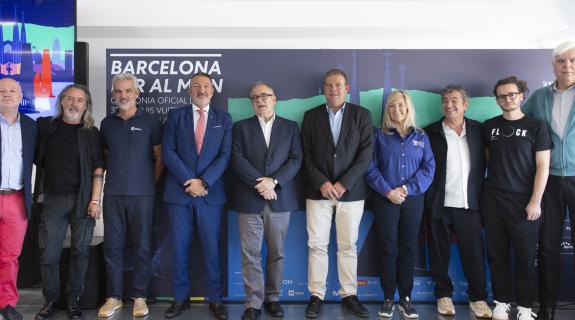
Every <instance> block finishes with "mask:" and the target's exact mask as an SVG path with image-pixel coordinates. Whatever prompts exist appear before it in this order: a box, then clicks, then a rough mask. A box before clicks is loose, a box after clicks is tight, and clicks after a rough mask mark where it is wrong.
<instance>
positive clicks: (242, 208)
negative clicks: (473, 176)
mask: <svg viewBox="0 0 575 320" xmlns="http://www.w3.org/2000/svg"><path fill="white" fill-rule="evenodd" d="M250 100H251V102H252V107H253V109H254V111H255V113H256V115H255V116H253V117H251V118H248V119H245V120H242V121H239V122H238V123H236V125H235V126H234V130H233V137H234V139H233V140H234V142H233V147H232V166H233V168H234V171H235V173H236V175H237V177H238V178H239V179H238V180H237V183H236V186H235V188H234V200H233V202H232V206H233V208H234V209H235V210H236V211H238V212H239V217H238V221H239V230H240V241H241V252H242V274H243V278H244V288H245V291H246V302H245V306H246V310H245V312H244V314H243V315H242V320H252V319H253V320H255V319H257V318H258V317H259V315H260V313H261V307H262V304H264V302H265V308H266V310H267V311H268V313H269V314H270V315H271V316H274V317H283V315H284V312H283V308H282V306H281V305H280V303H279V294H280V292H281V284H282V277H283V270H284V243H285V238H286V235H287V232H288V227H289V219H290V211H292V210H295V209H297V198H296V190H295V183H294V177H295V176H296V174H297V173H298V171H299V169H300V167H301V162H302V158H303V155H302V150H301V141H300V137H299V133H298V127H297V123H296V122H294V121H291V120H288V119H284V118H282V117H280V116H278V115H276V114H275V112H274V105H275V102H276V97H275V93H274V89H273V88H272V86H271V85H270V84H267V83H264V82H258V83H256V84H255V85H253V86H252V88H251V90H250ZM263 239H265V242H266V246H267V257H266V279H265V283H264V274H263V270H262V255H261V249H262V240H263Z"/></svg>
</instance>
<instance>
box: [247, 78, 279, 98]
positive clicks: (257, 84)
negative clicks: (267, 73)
mask: <svg viewBox="0 0 575 320" xmlns="http://www.w3.org/2000/svg"><path fill="white" fill-rule="evenodd" d="M257 86H266V87H267V88H268V89H270V90H271V91H272V93H273V94H274V95H275V94H276V93H275V90H274V87H272V85H271V84H269V83H267V82H265V81H258V82H256V83H254V84H253V85H252V86H251V87H250V95H251V94H252V91H253V90H254V89H255V88H256V87H257Z"/></svg>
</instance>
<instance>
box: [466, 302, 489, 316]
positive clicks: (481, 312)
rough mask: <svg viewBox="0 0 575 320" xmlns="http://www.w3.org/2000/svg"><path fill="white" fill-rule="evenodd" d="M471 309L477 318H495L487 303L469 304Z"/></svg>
mask: <svg viewBox="0 0 575 320" xmlns="http://www.w3.org/2000/svg"><path fill="white" fill-rule="evenodd" d="M469 308H470V309H471V311H473V314H474V315H475V317H476V318H481V319H491V317H492V316H493V313H492V312H491V309H489V306H488V305H487V302H485V301H473V302H469Z"/></svg>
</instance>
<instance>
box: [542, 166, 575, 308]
mask: <svg viewBox="0 0 575 320" xmlns="http://www.w3.org/2000/svg"><path fill="white" fill-rule="evenodd" d="M543 209H544V211H543V216H542V219H541V233H540V243H539V248H540V249H539V303H540V304H541V305H543V306H546V307H553V306H554V305H555V302H556V301H557V289H559V281H560V274H559V264H560V253H561V241H562V239H563V227H564V225H565V217H566V214H567V212H569V221H570V222H571V243H575V177H559V176H551V175H550V176H549V179H548V180H547V186H546V187H545V193H544V194H543Z"/></svg>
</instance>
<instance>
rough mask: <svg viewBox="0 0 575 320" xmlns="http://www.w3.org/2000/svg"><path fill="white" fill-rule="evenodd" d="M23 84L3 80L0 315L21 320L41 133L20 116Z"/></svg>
mask: <svg viewBox="0 0 575 320" xmlns="http://www.w3.org/2000/svg"><path fill="white" fill-rule="evenodd" d="M22 98H23V95H22V88H21V87H20V84H19V83H18V82H17V81H15V80H13V79H10V78H3V79H0V141H1V143H2V147H1V148H0V167H1V172H0V314H1V315H2V316H3V317H4V319H6V320H21V319H22V315H21V314H20V313H18V311H16V309H14V307H15V306H16V303H17V302H18V288H17V287H16V279H17V278H18V256H19V255H20V252H21V251H22V243H23V241H24V236H25V234H26V227H27V226H28V219H30V215H31V210H30V207H31V202H32V188H31V177H32V162H33V161H34V150H35V146H36V138H37V136H38V129H37V128H36V122H34V120H32V119H31V118H29V117H28V116H26V115H24V114H22V113H19V112H18V106H19V105H20V102H22Z"/></svg>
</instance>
